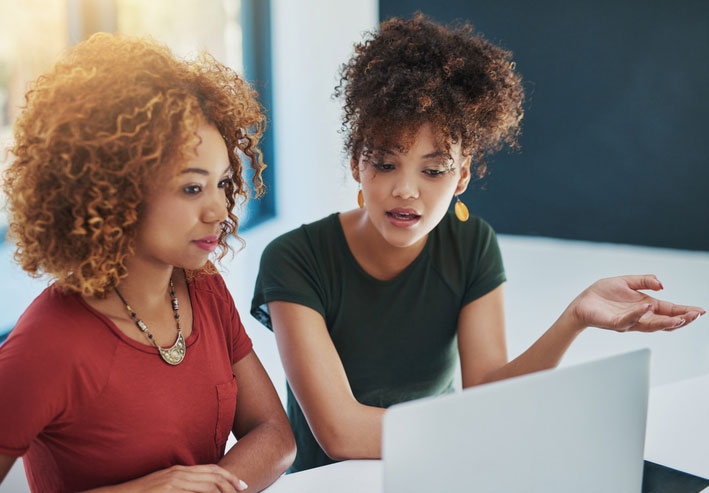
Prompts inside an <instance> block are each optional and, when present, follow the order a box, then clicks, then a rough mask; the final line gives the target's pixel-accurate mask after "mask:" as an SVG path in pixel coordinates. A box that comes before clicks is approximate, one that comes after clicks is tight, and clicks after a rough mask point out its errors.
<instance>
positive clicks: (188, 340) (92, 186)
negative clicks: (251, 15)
mask: <svg viewBox="0 0 709 493" xmlns="http://www.w3.org/2000/svg"><path fill="white" fill-rule="evenodd" d="M255 96H256V94H255V93H254V91H253V90H252V89H251V88H250V87H249V85H248V84H247V83H246V82H244V81H243V80H242V79H241V78H239V77H238V76H237V75H236V74H235V73H234V72H233V71H231V70H230V69H228V68H227V67H225V66H223V65H221V64H219V63H218V62H217V61H216V60H214V59H213V58H211V57H210V56H208V55H203V56H201V57H200V58H199V59H197V60H196V61H193V62H186V61H181V60H178V59H176V58H175V57H174V56H173V55H172V53H170V51H169V50H168V49H167V48H165V47H163V46H160V45H158V44H156V43H154V42H151V41H147V40H142V39H134V38H124V37H119V36H113V35H108V34H96V35H94V36H92V37H91V38H90V39H89V40H88V41H86V42H84V43H81V44H79V45H78V46H77V47H75V48H74V49H73V50H72V51H71V53H70V54H69V55H68V56H67V57H66V58H64V59H63V60H61V61H60V62H59V63H57V65H56V66H55V67H54V68H53V69H52V71H50V72H49V73H47V74H45V75H43V76H41V77H39V78H38V79H37V80H36V81H35V83H34V85H33V86H32V88H31V90H30V91H29V92H28V93H27V96H26V107H25V108H24V112H23V113H22V115H21V116H20V118H19V119H18V121H17V122H16V124H15V141H14V147H13V148H12V150H11V151H12V162H11V164H10V166H9V168H8V169H7V171H6V173H5V181H4V192H5V194H6V195H7V200H8V209H9V213H10V235H11V237H12V238H13V239H14V241H16V243H17V251H16V253H15V258H16V259H17V261H18V262H19V263H20V265H21V266H22V267H23V269H25V270H26V271H27V272H29V273H30V274H31V275H36V276H39V275H47V276H49V277H50V278H52V279H53V280H54V282H53V283H52V284H51V285H50V286H49V287H48V288H47V289H46V290H45V291H44V292H43V293H42V294H40V295H39V296H38V297H37V298H36V299H35V300H34V301H33V303H32V304H31V305H30V306H29V308H27V310H26V311H25V312H24V314H23V315H22V316H21V318H20V320H19V321H18V323H17V325H16V327H15V329H14V330H13V331H12V333H11V334H10V336H9V337H8V339H7V341H6V342H5V343H4V344H3V345H2V347H0V389H2V395H3V399H2V400H1V402H0V479H1V478H2V477H4V476H5V474H6V473H7V471H8V470H9V468H10V466H11V465H12V463H13V462H14V460H15V458H16V457H18V456H23V458H24V464H25V469H26V472H27V476H28V480H29V484H30V487H31V489H32V490H33V491H84V490H88V489H92V488H101V489H102V491H103V490H106V491H114V490H115V491H163V490H165V489H170V491H243V490H245V489H246V488H248V489H249V491H251V490H254V491H255V490H261V489H262V488H264V487H265V486H266V485H268V484H270V483H271V482H273V481H274V480H275V479H276V478H277V477H278V476H279V475H280V474H281V473H283V471H285V469H287V468H288V466H289V465H290V463H291V462H292V460H293V457H294V453H295V449H294V442H293V436H292V433H291V431H290V427H289V426H288V420H287V418H286V415H285V413H284V412H283V408H282V406H281V403H280V401H279V399H278V396H277V394H276V392H275V390H274V388H273V386H272V384H271V382H270V380H269V378H268V376H267V375H266V373H265V371H264V369H263V367H262V366H261V363H260V362H259V360H258V358H257V356H256V355H255V354H254V352H253V351H252V346H251V340H250V339H249V337H248V335H247V334H246V333H245V331H244V327H243V325H242V324H241V321H240V319H239V314H238V313H237V311H236V309H235V307H234V302H233V301H232V298H231V296H230V295H229V292H228V290H227V288H226V286H225V284H224V281H223V280H222V278H221V277H220V276H219V275H218V274H217V273H216V269H215V268H214V265H213V264H212V263H211V262H210V261H209V256H210V254H211V253H216V256H215V258H216V259H221V258H222V257H223V256H224V255H225V254H226V253H227V251H228V250H229V249H230V246H229V244H228V243H227V240H228V238H229V237H236V232H237V226H238V219H237V217H236V216H235V215H234V207H235V205H237V203H242V202H243V201H245V200H246V198H247V196H248V195H249V185H248V183H246V182H245V181H244V179H243V177H242V176H243V171H244V162H243V160H244V158H246V160H247V162H248V165H249V166H250V167H251V169H252V170H253V176H254V178H253V188H254V190H255V192H256V193H260V192H261V189H262V182H261V171H262V169H263V167H264V165H263V162H262V158H261V153H260V152H259V150H258V147H257V145H258V141H259V138H260V137H261V135H262V131H263V125H264V116H263V114H262V112H261V108H260V106H259V104H258V103H257V101H256V98H255ZM237 239H238V237H237ZM237 390H238V393H237ZM237 395H238V399H237ZM237 403H238V405H237ZM231 431H233V432H234V435H235V436H236V437H237V439H238V443H237V444H236V445H235V446H234V447H232V448H231V449H230V450H229V451H228V452H227V453H226V455H225V445H226V442H227V438H228V436H229V433H230V432H231Z"/></svg>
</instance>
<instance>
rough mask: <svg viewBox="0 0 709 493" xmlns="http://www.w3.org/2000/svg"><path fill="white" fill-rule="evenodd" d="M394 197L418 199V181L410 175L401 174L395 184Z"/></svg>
mask: <svg viewBox="0 0 709 493" xmlns="http://www.w3.org/2000/svg"><path fill="white" fill-rule="evenodd" d="M391 193H392V195H393V196H394V197H396V198H400V199H416V198H418V196H419V191H418V186H417V184H416V179H415V178H414V177H413V176H410V175H409V174H408V173H401V174H400V176H398V177H397V180H396V181H395V182H394V188H393V189H392V191H391Z"/></svg>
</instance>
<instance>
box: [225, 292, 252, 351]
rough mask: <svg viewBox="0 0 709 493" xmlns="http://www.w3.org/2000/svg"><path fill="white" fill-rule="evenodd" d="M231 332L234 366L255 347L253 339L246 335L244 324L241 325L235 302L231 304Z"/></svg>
mask: <svg viewBox="0 0 709 493" xmlns="http://www.w3.org/2000/svg"><path fill="white" fill-rule="evenodd" d="M230 299H231V296H230ZM231 330H232V337H231V364H232V365H233V364H234V363H236V362H237V361H239V360H240V359H241V358H243V357H244V356H246V355H247V354H249V353H250V352H251V349H252V347H253V343H252V342H251V338H250V337H249V336H248V334H247V333H246V329H245V328H244V324H242V323H241V317H240V316H239V312H238V311H237V310H236V306H234V302H233V301H232V302H231Z"/></svg>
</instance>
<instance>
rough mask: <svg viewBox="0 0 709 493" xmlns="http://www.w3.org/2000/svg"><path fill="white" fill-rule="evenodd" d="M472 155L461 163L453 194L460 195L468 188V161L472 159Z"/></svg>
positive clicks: (469, 176)
mask: <svg viewBox="0 0 709 493" xmlns="http://www.w3.org/2000/svg"><path fill="white" fill-rule="evenodd" d="M472 159H473V158H472V156H468V157H467V158H466V159H465V161H463V165H462V166H461V167H460V178H458V186H457V187H455V194H456V195H460V194H462V193H463V192H465V190H467V188H468V183H470V178H471V175H470V162H471V161H472Z"/></svg>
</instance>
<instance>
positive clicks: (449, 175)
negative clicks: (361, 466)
mask: <svg viewBox="0 0 709 493" xmlns="http://www.w3.org/2000/svg"><path fill="white" fill-rule="evenodd" d="M449 146H450V150H451V151H450V156H451V158H452V166H451V167H450V168H449V170H448V171H447V172H446V173H444V174H441V175H438V176H437V177H433V178H432V177H431V176H429V174H430V170H431V169H434V170H435V169H440V168H441V166H440V164H438V165H432V164H431V160H430V159H429V158H426V157H425V156H429V155H431V154H436V153H438V152H440V151H442V150H443V149H442V148H441V147H439V145H438V144H437V139H435V138H434V134H433V132H432V127H431V126H430V125H422V126H421V127H420V128H419V129H418V131H417V132H416V134H415V138H414V141H413V143H412V144H411V145H410V146H409V148H408V151H406V152H403V151H401V150H396V149H384V150H380V151H379V153H378V154H376V153H375V154H374V155H371V156H369V157H368V156H366V155H363V156H360V158H359V159H358V160H357V162H356V164H357V165H356V166H353V175H354V178H355V179H357V180H358V181H359V182H360V183H361V186H362V191H363V194H364V197H365V204H366V205H365V207H364V208H363V209H355V210H352V211H349V212H345V213H343V214H341V215H340V221H341V223H342V226H343V229H344V232H345V237H346V239H347V243H348V245H349V247H350V250H351V251H352V253H353V255H354V257H355V259H356V260H357V262H358V263H359V264H360V266H361V267H362V268H363V269H364V270H365V271H366V272H368V273H369V274H370V275H372V276H373V277H375V278H378V279H382V280H386V279H392V278H394V277H396V275H397V274H399V273H400V272H401V271H402V270H403V269H405V268H406V267H407V266H408V265H409V264H410V263H411V262H412V261H413V260H414V259H415V258H416V256H417V255H418V254H419V253H420V252H421V249H422V248H423V245H424V244H425V241H426V238H427V237H428V234H429V233H430V231H431V230H432V229H433V228H434V227H435V226H436V225H437V224H438V223H439V222H440V220H441V218H442V217H443V215H444V214H445V211H446V209H447V207H448V205H449V204H450V202H451V200H452V199H453V196H454V194H456V193H462V192H463V191H464V190H465V187H466V186H467V184H468V182H469V178H470V172H469V162H467V161H466V159H465V157H464V156H463V153H461V152H460V147H459V146H457V145H456V144H455V143H449ZM401 207H406V208H411V209H414V210H416V211H417V213H419V214H420V215H421V218H420V220H419V221H417V222H416V223H415V224H413V225H410V226H403V227H402V226H397V225H396V224H394V223H392V221H390V220H389V215H388V212H389V211H391V210H392V209H396V208H401ZM661 289H662V285H661V283H660V282H659V281H658V280H657V279H656V278H655V276H652V275H645V276H624V277H617V278H610V279H602V280H600V281H597V282H596V283H594V284H593V285H591V286H590V287H589V288H587V289H586V290H585V291H584V292H583V293H581V294H580V295H579V296H578V297H577V298H576V299H575V300H574V301H573V302H572V303H571V304H570V305H569V307H568V308H566V310H565V311H564V312H563V314H562V315H561V316H560V317H559V319H558V320H557V321H556V322H555V323H554V324H553V325H552V326H551V327H550V328H549V329H548V330H547V331H546V332H544V333H543V334H542V336H541V337H540V338H539V339H538V340H537V341H536V342H535V343H534V344H533V345H532V346H531V347H530V348H529V349H528V350H527V351H525V352H524V353H523V354H521V355H520V356H518V357H517V358H516V359H514V360H513V361H510V362H508V358H507V349H506V346H505V322H504V287H503V286H500V287H498V288H496V289H494V290H493V291H491V292H490V293H488V294H486V295H485V296H482V297H481V298H479V299H477V300H474V301H472V302H470V303H469V304H467V305H466V306H464V307H463V308H462V309H461V312H460V315H459V323H458V345H459V350H460V360H461V368H462V377H463V386H464V387H470V386H473V385H478V384H481V383H484V382H491V381H495V380H500V379H504V378H509V377H512V376H517V375H523V374H526V373H530V372H534V371H539V370H543V369H548V368H553V367H555V366H556V365H557V364H558V363H559V361H560V359H561V357H562V356H563V354H564V353H565V351H566V350H567V348H568V347H569V346H570V344H571V343H572V342H573V340H574V339H575V338H576V337H577V336H578V334H579V333H580V332H581V331H583V330H584V329H585V328H586V327H589V326H595V327H600V328H603V329H608V330H615V331H619V332H625V331H643V332H652V331H656V330H674V329H676V328H678V327H681V326H683V325H686V324H687V323H690V322H692V321H694V320H696V319H697V318H698V317H699V316H700V315H701V314H704V313H705V312H704V310H703V309H702V308H700V307H689V306H681V305H674V304H672V303H669V302H663V301H659V300H656V299H654V298H652V297H650V296H648V295H646V294H644V293H641V292H640V291H639V290H653V291H658V290H661ZM268 307H269V311H270V314H271V320H272V324H273V329H274V333H275V335H276V341H277V343H278V349H279V352H280V355H281V359H282V361H283V366H284V368H285V371H286V375H287V377H288V381H289V383H290V385H291V388H292V390H293V392H294V394H295V397H296V398H297V400H298V402H299V404H300V405H301V407H302V409H303V412H304V414H305V417H306V419H307V420H308V424H309V425H310V427H311V429H312V430H313V434H314V435H315V438H316V439H317V441H318V443H319V444H320V446H321V447H322V448H323V450H324V451H325V453H327V454H328V455H329V456H330V457H331V458H333V459H360V458H379V457H381V424H382V416H383V414H384V411H385V410H384V409H381V408H376V407H371V406H364V405H362V404H360V403H358V402H357V401H356V399H355V397H354V395H353V393H352V390H351V388H350V385H349V382H348V380H347V375H346V374H345V371H344V369H343V366H342V362H341V360H340V358H339V356H338V354H337V351H336V350H335V347H334V345H333V343H332V340H331V339H330V336H329V333H328V330H327V326H326V325H325V321H324V319H323V317H322V316H321V315H320V314H319V313H317V312H316V311H314V310H312V309H310V308H308V307H305V306H302V305H298V304H295V303H288V302H271V303H269V304H268ZM313 355H317V357H313Z"/></svg>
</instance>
